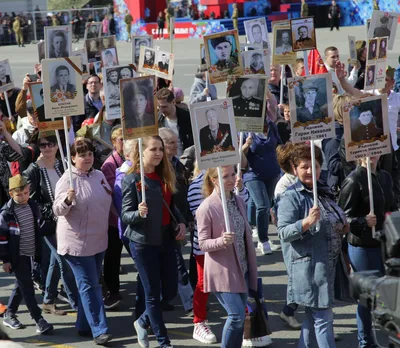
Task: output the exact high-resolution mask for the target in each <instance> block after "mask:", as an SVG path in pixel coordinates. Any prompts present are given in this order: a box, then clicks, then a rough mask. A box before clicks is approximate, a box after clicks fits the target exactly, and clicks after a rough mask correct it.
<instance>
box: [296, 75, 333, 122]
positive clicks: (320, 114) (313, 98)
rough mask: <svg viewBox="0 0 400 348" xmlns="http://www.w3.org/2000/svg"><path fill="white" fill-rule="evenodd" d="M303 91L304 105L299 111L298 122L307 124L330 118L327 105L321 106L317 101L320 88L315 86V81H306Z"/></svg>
mask: <svg viewBox="0 0 400 348" xmlns="http://www.w3.org/2000/svg"><path fill="white" fill-rule="evenodd" d="M302 89H303V98H304V105H303V106H302V107H301V108H299V109H297V112H296V114H297V121H298V122H301V123H306V122H310V121H314V120H320V119H323V118H326V117H328V107H327V105H326V104H325V105H320V103H318V101H317V96H318V87H317V86H316V85H315V84H313V81H305V82H304V83H303V86H302ZM296 97H297V96H296ZM296 99H297V98H296Z"/></svg>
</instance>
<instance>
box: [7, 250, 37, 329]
mask: <svg viewBox="0 0 400 348" xmlns="http://www.w3.org/2000/svg"><path fill="white" fill-rule="evenodd" d="M32 270H33V257H29V256H19V259H18V265H17V266H16V267H14V268H13V270H12V271H13V273H14V275H15V286H14V289H13V291H12V292H11V296H10V299H9V300H8V305H7V315H8V316H10V317H13V316H15V315H16V314H17V311H18V307H19V305H20V304H21V301H22V299H24V301H25V304H26V306H27V307H28V310H29V313H30V315H31V317H32V319H33V320H35V321H36V322H38V321H39V319H41V318H42V311H41V310H40V308H39V306H38V304H37V302H36V298H35V289H34V287H33V281H32Z"/></svg>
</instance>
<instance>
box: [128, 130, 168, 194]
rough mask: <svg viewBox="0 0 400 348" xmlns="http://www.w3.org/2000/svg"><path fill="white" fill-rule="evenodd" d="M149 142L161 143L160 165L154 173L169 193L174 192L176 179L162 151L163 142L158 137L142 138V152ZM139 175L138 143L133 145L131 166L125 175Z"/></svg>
mask: <svg viewBox="0 0 400 348" xmlns="http://www.w3.org/2000/svg"><path fill="white" fill-rule="evenodd" d="M149 140H158V141H160V142H161V144H162V147H163V158H162V160H161V162H160V164H159V165H158V166H157V167H156V173H157V174H158V175H159V176H160V177H161V180H162V181H163V182H164V183H165V184H166V185H167V188H168V190H169V191H170V192H171V193H175V192H176V177H175V173H174V169H173V168H172V165H171V163H170V162H169V160H168V157H167V154H166V152H165V150H164V142H163V140H162V139H161V137H159V136H158V135H153V136H151V137H146V138H143V151H144V150H145V149H146V147H147V144H148V142H149ZM140 155H142V154H140ZM131 173H140V158H139V142H136V144H135V150H134V154H133V165H132V167H131V168H129V170H128V171H127V174H131Z"/></svg>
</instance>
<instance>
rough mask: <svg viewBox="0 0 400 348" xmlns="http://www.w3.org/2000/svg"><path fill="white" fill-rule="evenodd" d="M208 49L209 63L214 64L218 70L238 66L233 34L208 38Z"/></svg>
mask: <svg viewBox="0 0 400 348" xmlns="http://www.w3.org/2000/svg"><path fill="white" fill-rule="evenodd" d="M210 45H211V47H210ZM208 49H209V53H210V57H211V59H210V60H211V65H215V66H216V67H217V69H218V70H219V71H222V70H231V69H235V68H236V67H238V66H239V60H238V53H237V47H236V42H235V37H234V35H226V36H220V37H216V38H213V39H211V40H209V41H208Z"/></svg>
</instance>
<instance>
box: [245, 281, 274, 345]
mask: <svg viewBox="0 0 400 348" xmlns="http://www.w3.org/2000/svg"><path fill="white" fill-rule="evenodd" d="M263 298H264V296H263V294H262V279H261V278H258V280H257V292H254V293H252V294H251V295H250V296H249V297H248V300H247V309H248V314H247V315H246V318H245V321H244V338H245V339H251V338H258V337H263V336H268V335H270V334H271V333H272V331H271V329H270V327H269V324H268V320H267V318H268V314H266V312H267V308H266V306H265V302H264V300H263ZM262 302H263V303H262Z"/></svg>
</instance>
